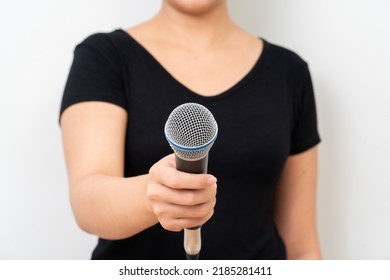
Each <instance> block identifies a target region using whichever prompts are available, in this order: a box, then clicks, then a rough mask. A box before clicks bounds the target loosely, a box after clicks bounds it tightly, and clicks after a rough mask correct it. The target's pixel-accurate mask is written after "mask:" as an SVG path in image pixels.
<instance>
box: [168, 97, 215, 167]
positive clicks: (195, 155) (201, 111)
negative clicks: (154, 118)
mask: <svg viewBox="0 0 390 280" xmlns="http://www.w3.org/2000/svg"><path fill="white" fill-rule="evenodd" d="M217 133H218V125H217V122H216V121H215V119H214V116H213V115H212V114H211V112H210V111H209V110H208V109H207V108H206V107H204V106H202V105H200V104H197V103H185V104H182V105H180V106H178V107H176V108H175V109H174V110H173V111H172V113H171V114H170V115H169V117H168V120H167V122H166V123H165V136H166V138H167V140H168V142H169V144H170V145H171V147H172V149H173V151H174V152H175V154H176V155H177V156H179V157H180V158H183V159H189V160H191V159H193V160H196V159H200V158H202V157H204V156H205V155H206V154H207V153H208V152H209V150H210V149H211V146H212V145H213V143H214V141H215V139H216V137H217Z"/></svg>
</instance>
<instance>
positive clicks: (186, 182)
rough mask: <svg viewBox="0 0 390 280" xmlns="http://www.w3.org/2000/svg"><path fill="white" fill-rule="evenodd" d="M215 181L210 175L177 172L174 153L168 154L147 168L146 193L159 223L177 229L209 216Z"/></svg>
mask: <svg viewBox="0 0 390 280" xmlns="http://www.w3.org/2000/svg"><path fill="white" fill-rule="evenodd" d="M216 181H217V180H216V178H215V177H214V176H212V175H208V174H189V173H185V172H181V171H177V170H176V168H175V159H174V156H173V155H170V156H167V157H165V158H163V159H162V160H160V161H159V162H157V163H156V164H155V165H153V167H152V168H151V169H150V171H149V183H148V186H147V191H146V196H147V198H148V201H149V202H150V206H151V209H152V211H153V213H154V214H155V215H156V217H157V218H158V220H159V222H160V224H161V225H162V226H163V227H164V228H165V229H167V230H172V231H179V230H181V229H183V228H190V227H194V226H199V225H202V224H204V223H205V222H207V221H208V220H209V219H210V218H211V216H212V215H213V213H214V207H215V204H216V193H217V185H216Z"/></svg>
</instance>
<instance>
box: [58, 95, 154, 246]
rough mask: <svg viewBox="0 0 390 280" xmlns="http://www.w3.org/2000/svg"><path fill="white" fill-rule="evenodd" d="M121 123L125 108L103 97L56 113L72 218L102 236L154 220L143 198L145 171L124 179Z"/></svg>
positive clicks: (116, 235)
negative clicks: (60, 130) (60, 113)
mask: <svg viewBox="0 0 390 280" xmlns="http://www.w3.org/2000/svg"><path fill="white" fill-rule="evenodd" d="M126 122H127V113H126V111H125V110H124V109H122V108H120V107H119V106H115V105H113V104H109V103H103V102H82V103H78V104H75V105H72V106H70V107H69V108H67V109H66V110H65V111H64V112H63V114H62V116H61V128H62V138H63V145H64V153H65V160H66V164H67V170H68V177H69V187H70V201H71V205H72V209H73V212H74V215H75V218H76V221H77V223H78V225H79V226H80V228H82V229H83V230H85V231H87V232H90V233H93V234H96V235H98V236H100V237H103V238H107V239H120V238H124V237H128V236H131V235H134V234H136V233H138V232H140V231H142V230H143V229H145V228H147V227H150V226H152V225H154V224H156V223H157V219H156V217H155V216H154V215H153V214H152V212H151V211H149V210H148V204H147V200H146V197H145V193H146V186H147V182H148V179H147V175H144V176H138V177H132V178H123V175H124V174H123V170H124V146H125V145H124V141H125V129H126ZM134 217H137V219H135V218H134Z"/></svg>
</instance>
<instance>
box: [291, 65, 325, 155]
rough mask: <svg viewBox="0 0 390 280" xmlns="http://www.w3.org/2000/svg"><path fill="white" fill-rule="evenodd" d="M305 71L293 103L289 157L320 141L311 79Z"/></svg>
mask: <svg viewBox="0 0 390 280" xmlns="http://www.w3.org/2000/svg"><path fill="white" fill-rule="evenodd" d="M305 69H306V71H305V72H306V73H305V78H304V81H303V84H302V86H300V89H299V92H297V95H296V100H295V102H294V103H295V106H294V107H295V108H294V124H293V129H292V133H291V148H290V155H294V154H298V153H301V152H304V151H306V150H308V149H310V148H312V147H314V146H315V145H317V144H318V143H320V141H321V139H320V135H319V132H318V127H317V112H316V104H315V98H314V90H313V84H312V79H311V75H310V72H309V69H308V67H307V66H306V68H305Z"/></svg>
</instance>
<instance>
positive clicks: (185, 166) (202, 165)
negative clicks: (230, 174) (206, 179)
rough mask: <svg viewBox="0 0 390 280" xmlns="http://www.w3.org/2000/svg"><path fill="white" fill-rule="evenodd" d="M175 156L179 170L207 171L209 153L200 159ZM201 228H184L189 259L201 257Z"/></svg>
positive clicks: (200, 172) (201, 172)
mask: <svg viewBox="0 0 390 280" xmlns="http://www.w3.org/2000/svg"><path fill="white" fill-rule="evenodd" d="M175 157H176V169H177V170H179V171H183V172H187V173H192V174H206V173H207V166H208V161H209V155H208V154H206V156H204V157H203V158H201V159H198V160H184V159H182V158H180V157H178V156H177V155H175ZM200 228H201V226H196V227H192V228H186V229H184V250H185V251H186V255H187V260H197V259H199V252H200V249H201V247H202V239H201V234H200Z"/></svg>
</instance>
